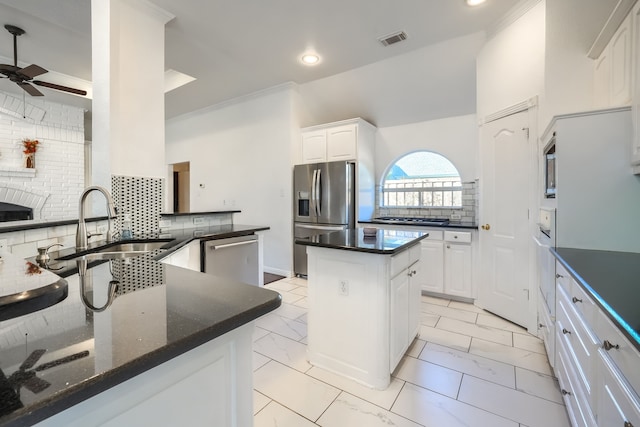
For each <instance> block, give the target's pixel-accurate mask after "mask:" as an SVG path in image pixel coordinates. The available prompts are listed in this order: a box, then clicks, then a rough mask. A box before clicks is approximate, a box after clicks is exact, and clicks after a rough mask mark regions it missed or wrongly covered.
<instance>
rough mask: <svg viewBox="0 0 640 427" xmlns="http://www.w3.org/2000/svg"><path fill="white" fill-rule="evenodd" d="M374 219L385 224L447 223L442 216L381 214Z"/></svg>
mask: <svg viewBox="0 0 640 427" xmlns="http://www.w3.org/2000/svg"><path fill="white" fill-rule="evenodd" d="M374 221H380V222H384V223H386V224H415V225H448V224H449V220H448V219H442V218H411V217H400V216H381V217H379V218H375V219H374Z"/></svg>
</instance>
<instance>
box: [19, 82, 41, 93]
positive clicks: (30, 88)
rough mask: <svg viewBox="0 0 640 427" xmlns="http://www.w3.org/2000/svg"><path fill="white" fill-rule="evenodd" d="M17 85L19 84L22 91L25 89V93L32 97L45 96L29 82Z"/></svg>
mask: <svg viewBox="0 0 640 427" xmlns="http://www.w3.org/2000/svg"><path fill="white" fill-rule="evenodd" d="M16 83H17V84H18V86H20V87H21V88H22V89H24V90H25V92H27V93H28V94H29V95H31V96H44V93H42V92H40V91H39V90H38V89H36V88H35V87H33V86H31V85H30V84H29V83H27V82H16Z"/></svg>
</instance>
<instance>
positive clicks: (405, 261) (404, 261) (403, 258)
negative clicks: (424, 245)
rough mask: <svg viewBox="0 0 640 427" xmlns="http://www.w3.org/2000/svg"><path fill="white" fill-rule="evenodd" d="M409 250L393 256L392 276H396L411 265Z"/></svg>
mask: <svg viewBox="0 0 640 427" xmlns="http://www.w3.org/2000/svg"><path fill="white" fill-rule="evenodd" d="M418 246H419V245H418ZM409 252H410V251H409V250H406V251H403V252H400V253H399V254H396V255H394V256H392V257H391V277H396V276H397V275H398V273H400V272H401V271H402V270H404V269H405V268H407V267H409V264H410V262H409Z"/></svg>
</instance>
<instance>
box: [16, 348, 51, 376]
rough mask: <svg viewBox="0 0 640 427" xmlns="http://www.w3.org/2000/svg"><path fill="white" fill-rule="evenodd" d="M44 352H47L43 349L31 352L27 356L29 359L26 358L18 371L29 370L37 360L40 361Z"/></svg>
mask: <svg viewBox="0 0 640 427" xmlns="http://www.w3.org/2000/svg"><path fill="white" fill-rule="evenodd" d="M46 352H47V350H45V349H38V350H33V351H32V352H31V354H30V355H29V357H27V359H26V360H25V361H24V362H22V365H20V370H21V371H24V370H25V369H29V368H31V367H32V366H33V365H35V364H36V362H37V361H38V360H40V358H41V357H42V355H43V354H45V353H46Z"/></svg>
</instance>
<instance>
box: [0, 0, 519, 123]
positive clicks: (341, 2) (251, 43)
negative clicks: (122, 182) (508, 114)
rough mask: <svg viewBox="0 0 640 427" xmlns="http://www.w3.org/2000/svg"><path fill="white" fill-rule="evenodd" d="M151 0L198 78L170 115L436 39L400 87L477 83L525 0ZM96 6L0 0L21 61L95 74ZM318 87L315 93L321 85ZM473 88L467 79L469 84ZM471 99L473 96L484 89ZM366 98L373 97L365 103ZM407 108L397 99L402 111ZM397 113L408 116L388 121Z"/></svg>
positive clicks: (80, 0) (173, 46)
mask: <svg viewBox="0 0 640 427" xmlns="http://www.w3.org/2000/svg"><path fill="white" fill-rule="evenodd" d="M151 2H152V3H155V4H156V5H158V6H159V7H161V8H163V9H165V10H167V11H168V12H170V13H172V14H174V15H175V16H176V18H175V19H174V20H172V21H171V22H169V23H168V24H167V26H166V60H165V61H166V68H167V69H175V70H178V71H181V72H184V73H186V74H189V75H191V76H194V77H196V78H197V80H196V81H195V82H192V83H189V84H187V85H185V86H183V87H180V88H178V89H176V90H174V91H172V92H169V93H167V95H166V116H167V118H171V117H175V116H178V115H181V114H185V113H187V112H190V111H194V110H198V109H201V108H204V107H207V106H210V105H213V104H217V103H220V102H223V101H226V100H229V99H233V98H236V97H239V96H243V95H246V94H250V93H253V92H256V91H259V90H262V89H265V88H269V87H272V86H276V85H279V84H282V83H285V82H295V83H298V84H305V83H309V82H313V81H318V80H319V79H326V78H330V76H335V75H339V74H340V73H345V72H348V71H349V70H354V69H358V68H361V67H365V66H369V67H371V69H374V68H373V67H376V65H370V64H374V63H375V64H378V63H380V61H383V60H389V58H396V59H397V61H398V62H397V63H398V66H399V67H401V66H402V64H403V60H402V58H403V57H405V56H406V55H408V54H411V53H412V52H413V53H415V52H419V51H420V50H421V49H422V50H424V49H427V50H425V51H424V53H425V54H427V55H428V54H429V52H430V51H429V50H428V49H431V48H432V47H433V46H439V48H435V49H436V52H437V55H435V56H434V57H433V61H432V63H429V64H428V66H425V67H424V68H423V69H420V70H419V72H417V71H415V70H413V72H408V73H404V71H411V70H398V71H399V72H400V71H401V72H403V73H402V77H401V78H398V79H397V81H395V82H394V85H395V87H398V88H400V89H401V90H408V91H410V90H411V89H409V88H410V87H411V85H412V84H413V83H416V82H417V83H419V82H421V81H422V82H424V81H433V82H435V86H439V87H447V86H450V87H455V86H456V85H457V84H458V82H460V81H464V82H471V83H470V84H474V79H475V75H474V69H473V65H474V61H475V54H476V53H477V45H478V37H477V36H474V35H477V34H478V33H479V32H480V34H484V33H482V32H484V31H491V30H492V29H494V28H496V26H497V25H499V23H500V21H501V19H502V18H503V17H504V16H505V15H507V14H508V12H509V11H510V10H511V9H512V8H514V7H515V6H516V5H518V4H519V3H522V1H520V0H487V3H486V4H484V5H482V6H480V7H477V8H470V7H468V6H466V4H465V2H464V0H395V1H389V0H181V1H179V2H177V1H175V0H151ZM90 4H91V2H90V1H89V0H46V1H43V0H0V16H1V17H2V22H0V23H1V24H2V25H5V24H12V25H16V26H19V27H21V28H23V29H24V30H25V31H26V34H25V35H23V36H21V37H19V38H18V60H19V61H20V62H21V63H23V64H24V65H27V64H31V63H36V64H38V65H40V66H42V67H44V68H46V69H48V70H51V71H54V70H55V71H56V72H58V73H62V74H66V75H69V76H74V77H77V78H80V79H84V80H91V40H90V36H91V28H90V14H91V11H90ZM398 30H404V31H405V32H406V33H407V34H408V36H409V37H408V39H407V40H406V41H404V42H402V43H400V44H397V45H392V46H389V47H384V46H382V45H381V44H380V43H379V42H378V41H377V39H378V38H379V37H381V36H385V35H388V34H390V33H393V32H396V31H398ZM482 37H484V36H482ZM451 39H456V40H463V41H464V40H470V41H469V42H468V43H465V44H463V45H461V49H460V50H459V51H450V52H447V50H446V48H444V50H443V46H445V45H443V44H442V42H443V41H446V40H451ZM457 43H459V42H457ZM451 46H457V45H456V43H453V44H452V45H451ZM469 46H473V48H469ZM306 50H314V51H316V52H317V53H319V54H320V55H321V57H322V61H321V63H320V64H318V65H316V66H313V67H305V66H303V65H301V64H300V62H299V58H300V56H301V54H302V53H303V52H305V51H306ZM0 56H3V57H5V58H12V57H13V51H12V38H11V35H10V34H9V33H8V32H6V31H5V30H4V28H0ZM11 60H12V59H11ZM463 71H464V76H462V75H461V74H462V73H463ZM54 77H55V76H54V75H52V74H49V75H46V74H45V75H43V76H40V79H41V80H46V81H52V82H55V81H54V80H53V78H54ZM132 78H136V79H144V75H142V74H137V73H135V72H133V73H132ZM347 80H348V79H347ZM351 83H353V82H351ZM63 84H64V83H63ZM371 84H375V79H372V83H371ZM468 84H469V83H465V85H468ZM309 87H310V89H309V90H311V91H312V90H313V84H310V85H309ZM393 87H394V86H390V87H389V88H385V90H387V91H391V89H392V88H393ZM346 89H349V88H346ZM434 89H437V88H434ZM473 89H474V88H473V87H472V88H470V89H469V88H466V87H465V90H467V91H469V90H471V91H473ZM0 90H3V91H6V92H13V93H19V94H22V92H21V90H20V89H19V88H18V87H17V86H16V85H15V84H13V83H11V82H9V81H8V80H4V79H3V80H0ZM351 90H353V88H351ZM360 90H361V91H366V90H367V89H366V87H364V88H360ZM42 92H43V93H45V96H46V97H47V99H48V100H51V101H55V102H61V103H66V104H71V105H78V106H82V107H84V108H87V109H88V110H90V108H91V105H90V101H88V100H85V99H81V98H78V97H75V96H72V95H67V94H61V93H58V92H56V91H53V90H48V89H42ZM450 95H451V93H450V92H447V91H438V90H435V91H434V96H436V97H437V98H434V99H432V100H431V101H430V102H431V104H432V105H435V106H439V107H438V108H441V110H442V111H445V112H447V114H449V115H450V114H451V113H453V114H456V113H459V112H460V111H464V110H468V109H469V107H468V105H469V103H470V100H469V97H467V99H464V100H461V99H457V98H459V96H458V95H456V96H453V97H451V96H450ZM27 96H29V95H27ZM449 98H453V99H449ZM470 99H471V104H473V102H474V100H475V96H474V95H471V96H470ZM365 101H367V99H366V97H364V99H363V100H362V102H365ZM398 102H401V101H400V100H399V101H398ZM416 102H418V101H417V100H416ZM461 102H462V103H465V107H464V108H458V107H457V106H456V104H455V103H461ZM414 103H415V102H414ZM418 103H419V102H418ZM352 104H353V105H350V106H349V108H350V109H352V110H358V108H361V107H362V108H364V107H363V105H364V104H363V105H360V106H359V105H358V101H357V100H353V101H352ZM399 108H401V107H400V106H397V107H396V106H393V105H389V107H388V109H389V111H390V112H394V113H395V114H396V115H398V116H400V115H401V114H402V112H401V111H398V109H399ZM472 111H473V110H472ZM354 113H356V114H357V113H358V111H354ZM358 115H363V114H358ZM398 120H401V119H400V117H398V119H391V120H388V122H389V123H391V124H393V123H396V122H398Z"/></svg>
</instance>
